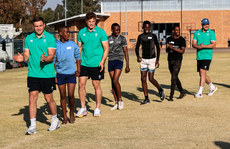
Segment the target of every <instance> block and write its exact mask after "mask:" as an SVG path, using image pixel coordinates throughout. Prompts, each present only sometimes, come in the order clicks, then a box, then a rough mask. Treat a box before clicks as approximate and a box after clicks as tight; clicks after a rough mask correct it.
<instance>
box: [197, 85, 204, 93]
mask: <svg viewBox="0 0 230 149" xmlns="http://www.w3.org/2000/svg"><path fill="white" fill-rule="evenodd" d="M203 89H204V87H203V86H200V89H199V91H198V93H200V94H202V92H203Z"/></svg>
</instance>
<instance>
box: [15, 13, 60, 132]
mask: <svg viewBox="0 0 230 149" xmlns="http://www.w3.org/2000/svg"><path fill="white" fill-rule="evenodd" d="M33 27H34V30H35V32H34V33H32V34H30V35H28V36H27V37H26V39H25V50H24V55H23V56H22V55H21V54H20V53H18V55H16V56H14V60H15V61H17V62H22V61H27V60H29V64H28V78H27V86H28V88H29V113H30V123H31V124H30V126H29V128H28V130H27V131H26V134H30V135H31V134H35V133H36V132H37V129H36V114H37V99H38V94H39V92H42V93H43V94H44V97H45V100H46V102H47V103H48V105H49V108H50V111H51V114H52V119H51V125H50V127H49V129H48V130H49V131H53V130H56V129H57V128H59V127H60V123H59V120H58V118H57V105H56V102H55V101H54V99H53V90H56V86H55V70H54V63H53V58H54V55H55V52H56V41H55V38H54V37H53V35H51V34H49V33H48V32H46V31H45V30H44V28H45V23H44V21H43V18H41V17H35V18H34V19H33Z"/></svg>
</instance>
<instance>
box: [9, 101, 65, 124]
mask: <svg viewBox="0 0 230 149" xmlns="http://www.w3.org/2000/svg"><path fill="white" fill-rule="evenodd" d="M60 113H62V111H61V107H60V106H57V116H58V118H59V119H60V118H61V115H60ZM19 115H23V120H24V121H25V122H26V126H27V127H29V126H30V114H29V106H24V108H22V109H20V110H19V112H18V113H17V114H12V115H11V116H19ZM47 115H51V113H50V111H49V107H48V104H47V103H45V105H43V106H41V107H39V108H37V117H36V121H38V122H40V123H44V124H47V125H50V122H48V118H47Z"/></svg>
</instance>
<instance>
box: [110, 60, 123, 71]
mask: <svg viewBox="0 0 230 149" xmlns="http://www.w3.org/2000/svg"><path fill="white" fill-rule="evenodd" d="M122 68H123V62H122V61H120V60H112V61H109V62H108V71H109V72H110V71H114V70H115V69H120V70H122Z"/></svg>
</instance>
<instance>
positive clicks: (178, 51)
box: [166, 26, 186, 101]
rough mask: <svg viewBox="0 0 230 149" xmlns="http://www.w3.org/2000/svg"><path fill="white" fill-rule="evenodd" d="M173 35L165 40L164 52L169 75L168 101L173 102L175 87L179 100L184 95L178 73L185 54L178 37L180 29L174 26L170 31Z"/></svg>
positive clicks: (181, 38)
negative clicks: (169, 89)
mask: <svg viewBox="0 0 230 149" xmlns="http://www.w3.org/2000/svg"><path fill="white" fill-rule="evenodd" d="M172 33H173V35H172V36H170V37H168V38H167V41H166V52H167V53H168V67H169V71H170V73H171V92H170V96H169V99H168V100H169V101H173V95H174V91H175V87H176V86H177V88H178V89H179V91H180V96H179V97H178V98H179V99H181V98H183V97H184V96H185V95H186V94H185V92H184V90H183V88H182V85H181V82H180V80H179V77H178V75H179V72H180V68H181V62H182V59H183V53H184V52H185V47H186V42H185V39H184V38H183V37H181V36H180V27H179V26H174V27H173V29H172Z"/></svg>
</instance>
